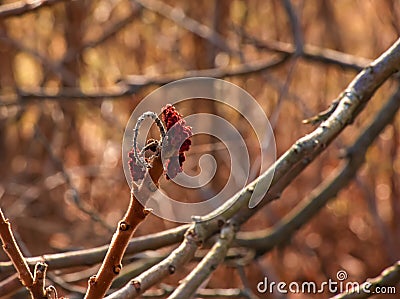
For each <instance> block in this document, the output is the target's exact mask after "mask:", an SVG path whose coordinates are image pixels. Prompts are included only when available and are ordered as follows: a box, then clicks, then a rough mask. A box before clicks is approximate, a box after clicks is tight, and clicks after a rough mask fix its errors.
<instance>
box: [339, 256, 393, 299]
mask: <svg viewBox="0 0 400 299" xmlns="http://www.w3.org/2000/svg"><path fill="white" fill-rule="evenodd" d="M399 281H400V261H398V262H396V263H395V264H394V265H393V266H391V267H389V268H387V269H385V270H383V271H382V273H381V275H379V276H378V277H375V278H373V279H367V281H366V282H364V283H363V284H362V285H361V286H360V288H359V289H355V290H352V291H350V292H346V293H342V294H339V295H336V296H334V297H332V298H331V299H363V298H369V297H371V296H374V295H376V294H379V290H382V289H383V288H387V287H395V286H396V284H398V283H399Z"/></svg>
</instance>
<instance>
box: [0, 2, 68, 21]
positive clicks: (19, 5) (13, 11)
mask: <svg viewBox="0 0 400 299" xmlns="http://www.w3.org/2000/svg"><path fill="white" fill-rule="evenodd" d="M64 1H66V0H31V1H17V2H13V3H8V4H3V5H1V6H0V19H3V20H4V19H5V18H9V17H16V16H21V15H23V14H26V13H29V12H33V11H35V10H38V9H39V8H42V7H45V6H50V5H54V4H57V3H59V2H64Z"/></svg>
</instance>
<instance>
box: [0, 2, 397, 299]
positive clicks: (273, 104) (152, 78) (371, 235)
mask: <svg viewBox="0 0 400 299" xmlns="http://www.w3.org/2000/svg"><path fill="white" fill-rule="evenodd" d="M11 2H12V1H2V3H1V4H2V5H3V4H8V3H11ZM54 2H55V3H54V4H53V5H49V6H46V7H42V8H40V9H37V10H35V11H33V12H29V13H24V14H22V15H18V16H2V15H1V13H0V53H1V54H0V70H1V73H0V101H1V102H0V157H1V158H0V205H1V207H2V209H3V210H4V213H5V214H6V216H7V217H8V218H9V219H10V220H11V222H12V225H13V229H14V231H15V233H16V236H17V238H18V242H19V244H20V245H21V246H22V249H23V251H24V254H25V255H26V256H36V255H42V254H45V253H55V252H64V251H70V250H75V249H84V248H91V247H95V246H100V245H104V244H107V243H108V242H109V240H110V238H111V235H112V231H113V227H115V225H116V223H117V222H118V220H119V219H120V218H121V216H122V215H123V213H124V211H125V209H126V207H127V204H128V202H129V192H130V190H129V186H128V184H127V182H126V179H125V176H124V173H123V168H122V162H121V161H122V159H121V150H122V148H121V146H122V138H123V134H124V129H125V125H126V123H127V121H128V119H129V117H130V114H131V113H132V111H133V110H134V108H135V107H136V105H137V104H138V103H139V102H140V100H141V99H142V98H144V97H145V96H146V95H147V94H148V93H149V92H151V91H152V90H154V89H155V88H157V86H159V85H160V84H163V83H167V82H169V81H171V78H172V79H174V78H183V77H185V76H187V75H188V74H187V72H188V71H192V70H209V71H207V73H206V74H207V75H210V76H216V77H221V78H223V79H226V80H228V81H230V82H232V83H234V84H237V85H238V86H240V87H242V88H244V89H245V90H247V91H248V92H249V93H250V94H251V95H252V96H253V97H254V98H255V99H256V100H257V101H258V102H259V104H260V105H261V107H262V108H263V109H264V111H265V113H266V114H267V115H268V117H269V118H270V121H271V124H272V126H273V129H274V133H275V139H276V145H277V156H278V157H279V156H280V155H281V154H282V153H283V152H284V151H285V150H287V149H288V148H289V147H290V146H291V145H292V143H293V142H295V141H296V140H297V139H298V138H300V137H302V136H304V135H305V134H306V133H308V132H311V131H312V130H313V126H312V125H305V124H302V120H303V119H305V118H309V117H311V116H313V115H315V114H317V113H319V112H320V111H322V110H324V109H326V108H327V107H328V106H329V104H330V103H331V102H332V100H334V99H335V98H336V97H337V96H338V95H339V94H340V93H341V92H342V91H343V90H344V88H345V87H346V86H347V84H348V83H349V82H350V81H351V80H352V78H354V76H355V75H356V74H357V72H358V71H359V70H360V68H361V67H362V66H364V65H365V64H367V63H368V61H369V60H371V59H374V58H376V57H377V56H379V55H380V54H381V53H382V52H383V51H384V50H386V49H387V48H388V47H389V46H390V45H391V44H392V43H393V42H394V41H395V40H396V38H397V37H398V35H399V32H400V19H399V17H400V3H399V2H398V1H396V0H382V1H378V0H369V1H349V0H335V1H333V0H324V1H318V0H309V1H301V0H298V1H292V2H291V4H292V5H291V6H290V5H289V6H288V5H287V4H288V1H278V0H268V1H265V0H253V1H243V0H231V1H229V0H221V1H217V0H215V1H205V0H202V1H162V2H161V1H144V0H140V1H127V0H98V1H54ZM293 14H294V15H293ZM296 16H297V17H296ZM296 22H297V23H296ZM301 44H303V45H304V53H305V54H304V53H299V52H296V45H297V49H298V48H299V47H298V46H299V45H301ZM326 49H331V50H335V51H338V52H340V53H336V52H333V53H336V54H335V55H336V56H335V55H334V57H336V58H337V60H336V61H333V60H332V61H331V60H329V59H326V57H327V56H328V57H331V56H330V55H333V54H332V52H329V51H327V50H326ZM307 53H308V54H309V55H306V54H307ZM296 54H299V55H296ZM313 55H314V56H313ZM344 62H345V63H344ZM200 74H204V73H200ZM190 75H191V74H190ZM394 88H395V84H394V83H393V82H387V83H385V85H384V86H383V87H382V88H381V89H380V90H379V91H378V92H377V93H376V95H375V96H374V98H373V99H372V101H371V103H370V104H368V106H367V107H366V108H365V110H364V111H363V113H362V114H361V115H360V117H358V118H357V120H356V121H355V123H354V124H353V125H352V126H350V127H349V128H347V129H346V130H345V131H344V133H343V134H341V135H340V136H339V137H338V138H337V139H336V140H335V141H334V142H333V144H332V145H331V146H330V147H329V148H328V149H327V150H326V151H325V152H324V153H323V154H322V156H321V157H320V158H318V159H317V161H315V162H314V163H312V165H311V166H310V167H308V168H307V169H306V171H304V173H302V174H301V175H300V177H299V178H298V179H296V180H295V182H294V183H293V184H291V186H290V187H289V188H287V190H286V191H285V192H284V193H283V194H282V198H281V199H280V200H278V201H276V202H274V203H272V204H270V205H268V206H267V207H265V208H263V209H262V210H261V211H260V212H258V213H257V214H256V215H255V216H254V217H253V218H251V219H250V220H249V221H248V222H247V223H246V224H245V225H244V226H243V227H242V230H244V231H252V230H258V229H263V228H267V227H269V226H272V225H273V224H274V223H276V222H277V221H278V220H279V219H281V218H282V217H283V216H284V215H285V214H287V213H288V212H289V211H290V210H291V209H293V208H294V207H295V206H296V204H297V203H298V202H300V201H301V200H302V199H303V198H304V197H305V196H306V195H307V194H309V192H310V191H311V190H312V189H313V188H315V187H316V186H317V185H318V184H319V183H321V182H322V181H323V180H324V179H325V178H326V177H328V176H329V175H330V174H331V173H332V171H333V170H334V169H335V168H336V167H337V166H338V165H339V164H340V162H341V161H340V159H339V155H340V150H342V149H345V148H346V146H349V145H351V144H352V142H353V141H354V140H355V138H356V136H357V135H358V133H359V132H360V130H361V129H362V128H363V127H364V126H365V124H366V123H367V122H368V121H369V120H371V119H372V118H373V115H374V113H375V112H376V111H378V110H379V108H380V106H381V105H382V103H383V102H384V101H385V100H386V99H387V98H388V97H389V96H390V94H391V93H392V92H393V91H394ZM195 103H196V104H195ZM195 103H194V102H193V101H192V102H190V101H189V102H187V103H186V104H183V105H182V107H177V108H179V109H180V111H181V113H183V114H184V115H190V114H193V113H199V112H210V113H215V114H218V115H221V117H224V118H226V119H228V120H229V121H230V122H231V123H232V124H233V125H234V126H235V127H236V128H238V129H239V131H240V132H241V133H242V134H243V135H244V136H245V138H246V143H247V145H248V149H249V152H250V155H251V159H252V161H256V160H257V153H258V147H257V146H253V144H254V138H255V136H254V133H253V132H251V130H250V128H249V126H248V124H246V123H245V122H244V121H243V119H242V118H241V117H240V116H239V115H236V114H235V113H234V112H233V111H231V110H229V109H228V108H226V107H218V106H216V105H215V104H214V103H213V102H209V101H206V100H198V101H197V102H195ZM159 109H161V107H159ZM156 112H159V111H156ZM399 129H400V123H399V120H396V121H395V123H394V124H393V125H390V126H388V127H387V128H386V130H385V131H384V132H383V133H382V134H381V136H380V137H379V138H378V139H377V140H376V142H375V143H374V145H373V146H372V148H371V149H370V150H369V151H368V154H367V157H366V160H367V163H366V165H364V167H363V168H362V169H361V171H360V172H359V174H358V175H357V178H356V179H355V180H354V181H353V182H352V183H351V184H350V186H349V187H347V188H345V189H344V190H343V191H342V192H341V193H340V194H339V196H338V197H337V198H336V199H335V200H334V201H331V202H330V203H329V204H328V205H327V206H326V207H325V208H324V209H323V210H322V211H321V212H320V213H319V214H318V215H317V216H316V217H315V218H313V219H311V220H310V221H309V223H308V224H307V225H306V226H305V227H304V228H302V229H301V230H300V231H299V232H298V233H297V234H296V235H295V236H294V237H293V238H291V239H290V240H288V242H287V243H285V244H284V245H282V246H279V247H278V248H275V249H274V250H272V251H271V252H269V253H268V254H265V255H263V256H260V257H258V258H257V259H253V258H250V259H247V260H246V259H244V260H243V266H242V267H241V268H240V269H238V268H237V267H235V266H233V265H232V264H229V263H227V264H224V265H222V266H221V267H220V268H218V270H217V271H216V272H215V273H214V274H213V276H212V277H211V279H210V280H209V282H208V285H207V287H208V288H242V287H244V286H246V287H249V288H250V289H252V290H253V292H254V293H255V294H257V291H256V286H257V283H258V282H259V281H262V280H263V279H264V277H268V279H270V280H275V281H285V282H292V281H300V282H301V281H315V282H319V283H320V282H323V281H327V280H328V279H329V278H333V279H336V273H337V272H338V271H339V270H345V271H346V272H347V273H348V275H349V280H351V281H358V282H362V281H365V279H367V278H368V277H375V276H377V275H379V274H380V272H381V271H382V270H383V269H384V268H386V267H388V266H390V265H391V264H393V263H394V262H395V261H396V260H398V259H399V252H400V250H399V249H400V241H399V240H400V238H399V237H400V222H399V221H398V219H397V217H398V216H399V212H400V203H399V183H400V180H399V176H398V174H399V172H400V157H399V155H398V150H399ZM206 153H209V154H212V155H213V156H214V157H215V159H216V161H217V162H218V169H217V172H216V175H215V177H214V178H213V180H212V182H210V184H208V185H207V186H206V188H203V189H202V190H194V191H190V192H192V193H189V191H185V190H184V189H182V188H179V187H177V186H175V185H174V184H169V183H168V182H166V180H162V181H161V186H162V188H163V189H164V190H165V192H167V193H168V194H177V195H178V196H177V198H176V199H177V200H183V201H189V200H193V198H194V200H195V201H199V200H204V199H207V197H209V196H210V195H212V194H215V193H217V192H219V190H221V188H222V187H223V186H224V182H226V180H227V177H228V176H229V169H230V164H229V163H230V162H229V161H226V159H225V156H226V149H225V148H224V146H223V145H221V144H220V142H219V141H218V140H216V139H215V138H212V137H209V136H197V137H196V138H194V140H193V147H192V150H191V151H190V152H189V153H188V158H187V162H186V163H185V166H184V169H185V171H187V172H188V173H190V174H196V173H198V171H199V168H198V160H199V157H200V156H201V155H203V154H206ZM259 167H260V166H255V169H254V171H255V175H254V173H253V175H254V177H255V176H256V175H257V173H258V172H257V171H258V170H259ZM254 177H253V178H254ZM177 225H178V224H176V223H172V222H168V221H164V220H162V219H160V218H158V217H155V216H153V215H151V216H150V217H149V218H148V219H147V220H146V221H145V222H144V223H143V224H142V225H141V226H140V227H139V230H138V232H137V234H136V235H137V236H140V235H146V234H149V233H154V232H159V231H162V230H165V229H167V228H172V227H175V226H177ZM163 250H164V251H162V250H161V251H160V252H169V251H170V248H169V249H168V248H167V249H163ZM7 260H8V259H7V257H6V256H5V255H4V253H3V252H2V251H1V252H0V261H7ZM194 265H195V264H194V263H193V264H188V266H187V267H186V268H185V269H182V270H181V271H180V273H177V275H175V276H172V277H170V278H168V279H167V280H165V282H166V283H170V284H171V285H176V284H177V282H178V281H179V279H180V278H182V277H183V275H184V274H185V273H188V271H189V270H190V269H192V268H193V266H194ZM82 269H83V270H85V271H87V272H85V275H81V276H79V275H78V277H80V278H79V279H76V276H75V277H74V278H75V279H72V278H71V276H68V275H66V274H67V273H70V272H74V271H76V269H74V270H71V269H68V270H65V271H59V272H56V273H55V274H56V275H58V276H59V277H61V278H63V279H64V282H65V284H64V286H63V287H59V286H58V284H57V283H55V285H56V286H57V288H58V289H60V291H59V292H61V293H62V294H64V295H70V296H72V294H74V293H75V294H79V290H81V289H79V286H80V287H84V286H85V285H86V280H87V277H88V276H90V275H92V274H94V273H95V272H96V270H97V268H96V267H94V268H90V269H89V270H86V268H82ZM82 269H79V271H83V270H82ZM6 277H7V275H2V274H1V273H0V280H3V279H5V278H6ZM74 287H78V289H75V288H74ZM10 296H11V295H10ZM25 296H26V295H25V294H24V293H19V294H17V295H14V297H15V298H25ZM257 296H259V297H260V298H327V297H328V296H329V295H327V294H322V295H321V294H319V295H312V294H308V295H301V294H296V295H294V294H285V295H284V296H283V295H282V294H281V295H280V294H276V293H274V294H269V295H267V294H257ZM397 296H398V295H397ZM78 297H79V295H78ZM376 298H397V297H396V296H393V297H390V296H389V295H386V296H385V297H379V296H377V297H376Z"/></svg>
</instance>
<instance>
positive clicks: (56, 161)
mask: <svg viewBox="0 0 400 299" xmlns="http://www.w3.org/2000/svg"><path fill="white" fill-rule="evenodd" d="M35 136H36V137H37V138H38V140H39V141H40V142H41V143H42V145H43V146H44V148H45V149H46V151H47V152H48V154H49V157H50V159H51V161H52V162H53V163H54V165H55V166H56V167H57V168H58V169H59V170H60V171H61V174H62V176H63V178H64V180H65V183H66V184H67V186H68V188H69V190H70V191H71V197H72V199H73V203H74V204H75V205H76V206H77V208H78V209H79V210H81V211H82V212H83V213H85V214H86V215H88V216H89V217H90V218H91V219H92V220H93V221H96V222H98V223H99V224H100V225H101V226H103V227H104V228H105V229H107V230H108V231H110V232H112V231H113V229H112V228H111V226H110V225H108V224H107V223H106V222H105V221H104V220H103V219H102V218H101V217H100V215H99V214H98V213H97V212H96V211H95V210H94V209H92V208H88V207H85V206H84V204H83V203H82V201H81V198H80V196H79V192H78V190H77V189H76V188H75V186H74V185H73V184H72V181H71V177H70V175H69V174H68V172H67V171H66V170H65V167H64V163H63V162H62V161H61V160H60V159H59V158H58V157H57V156H56V154H55V153H54V151H53V149H52V148H51V145H50V143H49V141H48V140H47V138H46V136H44V135H43V133H42V132H41V131H40V129H39V127H38V126H37V125H35Z"/></svg>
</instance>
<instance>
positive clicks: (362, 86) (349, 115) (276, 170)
mask: <svg viewBox="0 0 400 299" xmlns="http://www.w3.org/2000/svg"><path fill="white" fill-rule="evenodd" d="M399 65H400V39H399V40H397V41H396V42H395V43H394V44H393V45H392V46H391V47H390V48H389V49H388V50H387V51H386V52H385V53H383V54H382V55H381V56H380V57H379V58H378V59H376V60H375V61H373V62H372V63H371V64H370V65H369V66H367V67H366V68H365V69H364V70H363V71H362V72H361V73H359V74H358V75H357V76H356V78H354V79H353V81H352V82H351V83H350V84H349V85H348V87H347V88H346V90H345V91H344V92H343V93H342V94H341V95H340V97H339V101H338V105H337V107H336V109H335V110H333V111H332V113H331V114H330V115H329V117H328V118H327V119H326V120H325V121H324V122H322V123H321V124H320V125H319V126H318V127H317V128H316V129H315V130H314V131H313V132H311V133H309V134H308V135H306V136H304V137H302V138H300V139H299V140H297V141H296V142H295V144H294V145H293V146H292V147H291V148H290V149H289V150H288V151H286V152H285V153H284V154H283V155H282V156H281V157H280V158H279V159H278V160H277V161H276V162H275V163H274V165H273V166H271V167H270V168H269V169H268V170H267V171H266V172H265V173H264V174H262V175H261V176H260V177H259V178H258V179H256V180H255V181H254V182H252V183H251V184H250V185H249V186H248V187H246V188H245V189H244V190H242V191H241V192H240V193H239V194H243V195H242V196H243V197H244V198H243V199H242V198H241V196H236V197H233V198H232V199H230V200H228V201H227V202H226V205H227V206H230V207H231V208H230V210H232V209H235V210H236V209H240V208H241V207H244V206H245V205H246V204H248V200H249V199H250V197H251V194H252V190H254V188H255V187H256V186H257V184H260V185H261V186H262V185H263V182H265V181H266V180H268V178H269V176H272V175H273V180H272V183H271V187H270V189H269V191H268V194H267V195H266V197H265V198H264V200H263V202H261V204H259V205H258V206H257V208H255V209H248V208H247V209H246V208H244V209H242V210H241V211H240V212H239V213H238V215H236V216H235V218H236V219H237V221H238V223H243V222H244V221H246V220H247V219H248V218H249V217H251V216H252V215H253V214H254V213H256V212H257V211H258V210H259V209H260V208H262V206H263V205H265V204H266V203H268V202H269V201H271V200H273V199H275V198H277V197H279V196H280V194H281V193H282V191H283V190H284V189H285V188H286V187H287V186H288V185H289V184H290V183H291V182H292V181H293V180H294V179H295V178H296V177H297V176H298V175H299V174H300V173H301V172H302V171H303V170H304V169H305V168H306V167H307V166H308V165H309V164H310V163H311V162H312V161H313V160H315V158H316V157H317V156H318V155H319V154H320V153H321V152H323V151H324V150H325V149H326V147H327V146H328V145H329V144H330V143H331V142H332V141H333V140H334V139H335V138H336V136H337V135H339V134H340V132H341V131H343V129H344V128H345V127H347V126H348V125H349V124H351V123H352V122H353V121H354V119H355V118H356V117H357V115H358V114H359V113H360V112H361V111H362V109H363V108H364V107H365V105H366V103H367V102H368V101H369V100H370V98H371V97H372V96H373V94H374V93H375V91H376V90H377V89H378V88H379V87H380V86H381V85H382V84H383V83H384V82H385V81H386V80H387V79H388V78H390V76H391V75H392V74H394V73H396V72H397V71H398V66H399Z"/></svg>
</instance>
